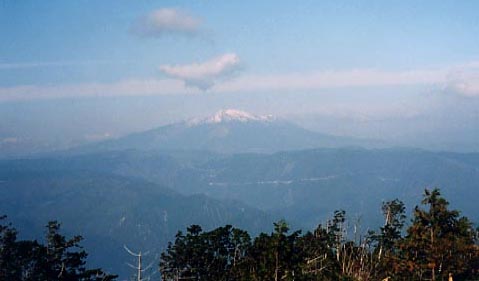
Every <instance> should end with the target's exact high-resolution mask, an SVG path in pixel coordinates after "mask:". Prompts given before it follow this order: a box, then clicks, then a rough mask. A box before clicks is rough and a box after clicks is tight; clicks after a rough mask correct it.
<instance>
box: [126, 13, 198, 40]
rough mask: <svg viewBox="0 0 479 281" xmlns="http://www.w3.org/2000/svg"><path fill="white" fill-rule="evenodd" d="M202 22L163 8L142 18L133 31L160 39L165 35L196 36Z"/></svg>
mask: <svg viewBox="0 0 479 281" xmlns="http://www.w3.org/2000/svg"><path fill="white" fill-rule="evenodd" d="M201 23H202V21H201V20H200V19H198V18H195V17H193V16H191V15H189V14H188V13H186V12H184V11H182V10H178V9H174V8H163V9H158V10H155V11H152V12H151V13H149V14H147V15H145V16H143V17H141V18H140V19H138V20H137V21H136V23H135V24H134V25H133V26H132V31H133V32H134V33H135V34H137V35H139V36H142V37H160V36H163V35H165V34H183V35H194V34H196V33H198V32H199V31H200V27H201Z"/></svg>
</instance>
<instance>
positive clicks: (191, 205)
mask: <svg viewBox="0 0 479 281" xmlns="http://www.w3.org/2000/svg"><path fill="white" fill-rule="evenodd" d="M45 164H46V162H43V163H42V165H43V166H44V167H43V168H41V167H39V166H36V168H33V169H32V168H31V166H29V165H28V164H27V163H26V162H24V163H23V164H22V163H18V162H17V163H16V164H15V165H8V164H7V163H5V162H3V163H2V164H1V165H0V166H1V169H0V214H6V215H8V216H9V220H11V221H12V222H14V224H15V225H16V226H18V229H19V230H20V233H21V234H22V235H23V236H24V237H26V238H40V237H42V236H43V235H42V234H43V230H44V229H43V226H44V225H46V223H47V222H48V221H49V220H59V221H60V222H61V223H62V224H63V226H64V230H65V231H66V233H67V234H69V235H76V234H81V235H82V236H84V237H85V241H84V243H83V244H84V245H85V246H86V249H87V251H88V252H89V253H90V258H89V261H90V262H91V263H92V265H96V266H102V267H104V268H105V269H107V270H109V271H111V272H115V273H119V274H121V275H122V276H123V277H125V278H126V277H127V275H128V274H129V273H130V269H129V268H128V267H125V266H124V265H125V262H130V258H131V257H130V256H128V254H127V253H126V252H125V250H124V249H123V245H128V247H130V248H132V249H135V250H143V251H146V250H149V251H151V253H152V254H151V256H150V257H149V258H151V259H154V258H155V255H156V254H158V253H159V252H160V251H161V250H162V249H163V247H165V246H166V243H167V241H171V240H172V239H173V237H174V235H175V234H176V232H177V231H178V230H181V229H184V228H185V227H186V226H188V225H191V224H200V225H202V226H204V227H205V228H208V229H210V228H213V227H217V226H221V225H224V224H233V225H236V226H238V227H241V228H244V229H249V230H250V231H252V232H253V233H257V232H258V231H260V230H264V229H265V228H267V227H268V226H269V225H270V224H271V221H272V219H271V218H270V217H268V216H267V215H266V214H265V213H263V212H261V211H257V210H255V209H253V208H250V207H247V206H245V205H243V204H240V203H237V202H233V201H226V202H221V201H218V200H215V199H211V198H208V197H207V196H204V195H191V196H184V195H180V194H178V193H176V192H174V191H172V190H170V189H168V188H164V187H161V186H159V185H156V184H151V183H147V182H145V181H142V180H139V179H131V178H125V177H120V176H114V175H109V174H105V173H97V172H92V171H85V170H83V171H79V170H68V169H59V168H57V167H52V166H50V168H48V167H47V166H48V165H45Z"/></svg>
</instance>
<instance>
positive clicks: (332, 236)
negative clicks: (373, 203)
mask: <svg viewBox="0 0 479 281" xmlns="http://www.w3.org/2000/svg"><path fill="white" fill-rule="evenodd" d="M421 204H422V206H417V207H416V208H415V209H414V212H413V217H412V219H411V223H410V225H409V227H408V228H407V229H406V230H404V229H403V227H404V225H405V224H406V215H405V206H404V204H403V203H402V202H401V201H399V200H397V199H396V200H393V201H389V202H385V203H384V204H383V207H382V211H383V214H384V219H385V222H384V225H383V226H382V227H380V228H379V230H378V231H369V232H368V233H367V234H365V235H361V234H359V235H358V234H357V233H354V235H351V233H349V234H348V227H347V225H348V222H347V218H346V213H345V212H344V211H336V212H335V213H334V216H333V218H332V219H331V220H329V221H328V222H327V224H326V225H324V226H322V225H319V226H318V227H317V228H316V229H315V230H314V231H313V232H307V233H305V234H304V235H301V232H300V231H295V232H290V231H289V227H288V225H287V224H286V222H285V221H279V222H277V223H275V224H274V231H273V232H272V233H270V234H266V233H261V234H260V235H259V236H257V237H256V238H254V239H250V236H249V235H248V233H247V232H245V231H242V230H239V229H236V228H233V227H232V226H229V225H228V226H225V227H220V228H218V229H215V230H212V231H210V232H203V231H202V229H201V227H200V226H197V225H194V226H191V227H189V228H188V229H187V234H186V235H184V234H182V232H178V234H177V236H176V240H175V242H174V243H170V244H169V246H168V248H167V249H166V251H165V252H164V253H163V254H162V256H161V261H160V271H161V273H162V277H163V280H187V279H193V280H258V281H259V280H274V281H278V280H300V281H301V280H358V281H359V280H448V278H449V276H453V277H454V280H478V279H475V278H479V275H478V273H479V272H478V271H479V267H478V264H479V263H478V261H479V248H478V244H477V242H478V240H477V231H476V230H474V228H473V225H472V223H471V222H470V221H469V220H468V219H467V218H466V217H462V216H460V213H459V212H458V211H456V210H449V209H448V205H449V203H448V202H447V201H446V200H445V199H444V198H443V197H442V196H441V194H440V192H439V190H438V189H434V190H427V189H426V190H425V192H424V199H423V200H422V202H421ZM353 236H354V239H352V240H351V237H353Z"/></svg>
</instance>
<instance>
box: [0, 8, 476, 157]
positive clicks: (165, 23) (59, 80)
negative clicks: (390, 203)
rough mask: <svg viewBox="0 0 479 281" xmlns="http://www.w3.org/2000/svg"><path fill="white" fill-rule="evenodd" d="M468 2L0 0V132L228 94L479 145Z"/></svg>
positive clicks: (322, 118) (183, 108) (360, 130)
mask: <svg viewBox="0 0 479 281" xmlns="http://www.w3.org/2000/svg"><path fill="white" fill-rule="evenodd" d="M478 10H479V2H478V1H473V0H471V1H368V0H364V1H199V0H197V1H141V0H138V1H126V0H104V1H86V0H78V1H60V0H51V1H28V0H24V1H16V0H0V38H1V44H0V146H2V145H3V146H6V145H14V144H15V145H16V144H22V143H23V144H24V146H25V145H27V144H28V146H32V145H38V146H45V147H56V146H58V147H61V146H71V145H75V144H78V143H81V142H85V141H95V140H100V139H103V138H108V137H115V136H120V135H124V134H127V133H130V132H134V131H141V130H145V129H149V128H153V127H157V126H161V125H164V124H168V123H170V122H176V121H179V120H183V119H187V118H191V117H195V116H205V115H209V114H213V113H214V112H215V111H217V110H219V109H223V108H237V109H241V110H245V111H250V112H253V113H256V114H273V115H277V116H280V117H283V118H286V119H289V120H292V121H294V122H296V123H298V124H299V125H301V126H303V127H306V128H308V129H311V130H316V131H321V132H325V133H331V134H337V135H352V136H360V137H373V138H381V139H387V140H390V141H394V142H395V143H396V144H398V145H419V146H422V147H432V148H435V147H437V148H438V149H456V150H464V151H469V150H473V151H479V142H478V141H477V140H478V139H479V125H477V124H479V16H478V13H477V11H478Z"/></svg>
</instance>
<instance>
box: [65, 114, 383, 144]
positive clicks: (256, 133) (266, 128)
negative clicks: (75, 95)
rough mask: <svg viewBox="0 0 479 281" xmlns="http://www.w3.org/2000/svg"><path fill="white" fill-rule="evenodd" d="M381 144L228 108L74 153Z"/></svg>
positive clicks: (108, 141) (105, 142)
mask: <svg viewBox="0 0 479 281" xmlns="http://www.w3.org/2000/svg"><path fill="white" fill-rule="evenodd" d="M379 145H383V144H381V143H380V142H378V141H372V140H365V139H355V138H349V137H341V136H332V135H326V134H321V133H317V132H312V131H308V130H306V129H303V128H301V127H299V126H297V125H294V124H292V123H289V122H287V121H285V120H281V119H277V118H274V117H273V116H258V115H254V114H251V113H247V112H244V111H239V110H235V109H227V110H222V111H219V112H217V113H216V114H214V115H213V116H210V117H207V118H203V119H201V118H194V119H191V120H188V121H184V122H179V123H175V124H170V125H167V126H163V127H159V128H156V129H152V130H149V131H145V132H139V133H134V134H130V135H127V136H125V137H121V138H118V139H113V140H107V141H104V142H100V143H95V144H90V145H87V146H82V147H79V148H76V149H73V150H71V151H70V152H74V153H86V152H98V151H106V150H125V149H136V150H157V151H169V150H196V151H213V152H219V153H244V152H260V153H271V152H277V151H285V150H298V149H305V148H316V147H343V146H364V147H372V146H379Z"/></svg>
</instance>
